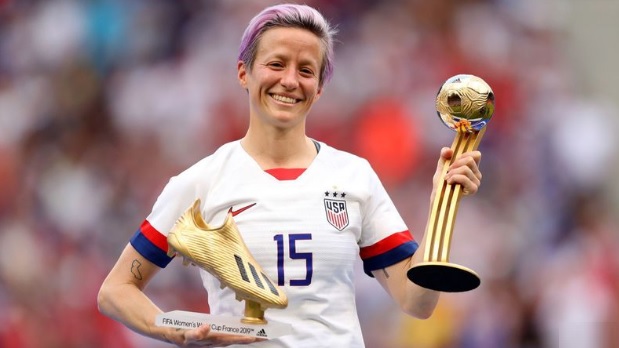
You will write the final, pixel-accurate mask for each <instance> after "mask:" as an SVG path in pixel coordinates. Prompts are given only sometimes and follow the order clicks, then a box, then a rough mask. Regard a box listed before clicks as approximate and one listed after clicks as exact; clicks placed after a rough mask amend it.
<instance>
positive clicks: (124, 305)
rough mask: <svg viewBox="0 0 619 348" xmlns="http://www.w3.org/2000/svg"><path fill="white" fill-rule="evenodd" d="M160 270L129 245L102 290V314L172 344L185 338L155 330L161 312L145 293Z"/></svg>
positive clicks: (167, 330) (100, 305) (99, 301)
mask: <svg viewBox="0 0 619 348" xmlns="http://www.w3.org/2000/svg"><path fill="white" fill-rule="evenodd" d="M159 270H160V268H159V267H158V266H157V265H155V264H153V263H152V262H150V261H148V260H147V259H145V258H144V257H143V256H142V255H141V254H140V253H138V252H137V251H136V250H135V249H134V248H133V246H132V245H131V244H127V246H126V247H125V249H124V250H123V252H122V254H121V255H120V257H119V259H118V261H117V262H116V265H114V267H113V268H112V270H111V271H110V273H109V274H108V276H107V278H106V279H105V280H104V281H103V284H102V286H101V289H100V290H99V295H98V298H97V303H98V305H99V310H100V311H101V313H103V314H105V315H107V316H109V317H110V318H112V319H114V320H117V321H119V322H121V323H123V324H124V325H125V326H127V327H128V328H130V329H131V330H133V331H135V332H138V333H140V334H142V335H145V336H149V337H152V338H156V339H159V340H163V341H167V342H171V343H175V342H180V341H181V340H182V334H181V333H180V332H179V331H176V330H174V329H171V328H165V327H157V326H155V317H156V316H157V315H158V314H160V313H162V311H161V310H160V309H159V308H158V307H157V306H156V305H155V304H154V303H153V302H152V301H151V300H150V299H149V298H148V297H147V296H146V295H145V294H144V292H143V290H144V288H145V287H146V285H147V284H148V282H149V281H150V280H151V279H152V278H153V276H155V274H157V272H158V271H159Z"/></svg>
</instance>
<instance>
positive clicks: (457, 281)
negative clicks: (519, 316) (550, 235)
mask: <svg viewBox="0 0 619 348" xmlns="http://www.w3.org/2000/svg"><path fill="white" fill-rule="evenodd" d="M436 110H437V114H438V115H439V117H440V119H441V120H442V121H443V123H444V124H445V125H446V126H447V127H449V128H450V129H452V130H454V131H455V132H456V136H455V139H454V141H453V143H452V145H451V148H452V149H453V151H454V154H453V156H452V158H451V161H449V162H446V163H445V165H444V166H443V168H442V171H441V173H440V177H439V185H441V184H440V183H442V186H441V187H440V188H439V190H438V191H437V192H436V196H435V197H434V201H433V203H432V209H431V211H430V217H429V221H428V228H427V231H426V233H427V236H426V240H425V252H424V255H423V261H422V262H421V263H420V264H418V265H416V266H414V267H412V268H411V269H409V270H408V273H407V275H408V278H409V279H410V280H411V281H412V282H413V283H415V284H417V285H419V286H422V287H425V288H428V289H432V290H436V291H444V292H463V291H469V290H473V289H475V288H477V287H478V286H479V284H480V279H479V276H478V275H477V274H476V273H475V271H473V270H471V269H469V268H467V267H464V266H461V265H458V264H455V263H451V262H449V252H450V249H451V239H452V233H453V229H454V222H455V219H456V213H457V211H458V205H459V203H460V198H461V195H462V186H461V185H450V184H447V182H446V181H445V175H446V173H447V169H448V168H449V166H450V165H451V164H452V163H453V161H455V159H456V158H458V156H460V155H461V154H463V153H465V152H469V151H474V150H476V149H477V147H478V146H479V142H480V141H481V138H482V136H483V135H484V132H485V131H486V125H487V123H488V121H489V120H490V118H491V117H492V114H493V113H494V93H493V92H492V89H491V88H490V86H489V85H488V84H487V83H486V82H485V81H484V80H482V79H481V78H479V77H477V76H474V75H465V74H461V75H456V76H453V77H451V78H449V79H448V80H447V81H446V82H445V83H444V84H443V86H442V87H441V89H440V90H439V92H438V94H437V96H436Z"/></svg>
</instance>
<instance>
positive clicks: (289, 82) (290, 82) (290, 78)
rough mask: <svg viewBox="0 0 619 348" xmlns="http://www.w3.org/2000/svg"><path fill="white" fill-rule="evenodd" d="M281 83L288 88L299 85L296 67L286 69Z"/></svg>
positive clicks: (291, 88)
mask: <svg viewBox="0 0 619 348" xmlns="http://www.w3.org/2000/svg"><path fill="white" fill-rule="evenodd" d="M280 84H281V85H282V86H283V87H284V88H286V90H293V89H296V88H297V87H299V79H298V75H297V71H296V69H294V68H292V67H290V68H287V69H286V70H284V72H283V75H282V78H281V80H280Z"/></svg>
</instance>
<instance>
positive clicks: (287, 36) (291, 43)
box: [256, 27, 323, 63]
mask: <svg viewBox="0 0 619 348" xmlns="http://www.w3.org/2000/svg"><path fill="white" fill-rule="evenodd" d="M256 53H257V54H256V58H258V59H260V58H268V57H272V56H280V55H286V56H299V57H302V58H303V59H307V60H312V61H315V62H316V63H319V62H320V61H321V60H322V54H323V49H322V44H321V41H320V39H319V38H318V36H316V35H315V34H314V33H312V32H311V31H309V30H305V29H300V28H281V27H280V28H273V29H269V30H267V31H265V32H264V33H263V34H262V37H261V39H260V42H259V43H258V50H257V52H256Z"/></svg>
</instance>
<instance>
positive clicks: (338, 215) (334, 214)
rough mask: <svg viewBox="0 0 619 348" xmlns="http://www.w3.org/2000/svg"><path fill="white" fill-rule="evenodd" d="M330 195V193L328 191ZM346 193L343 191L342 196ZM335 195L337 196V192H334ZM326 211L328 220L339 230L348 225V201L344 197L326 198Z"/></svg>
mask: <svg viewBox="0 0 619 348" xmlns="http://www.w3.org/2000/svg"><path fill="white" fill-rule="evenodd" d="M326 195H328V193H326ZM344 196H345V193H342V197H344ZM333 197H337V193H336V192H333ZM324 201H325V212H326V214H327V221H328V222H329V223H330V224H331V226H333V227H335V228H336V229H337V230H338V231H341V230H343V229H344V228H346V226H348V222H349V221H348V210H346V201H345V200H343V199H335V198H325V200H324Z"/></svg>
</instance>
